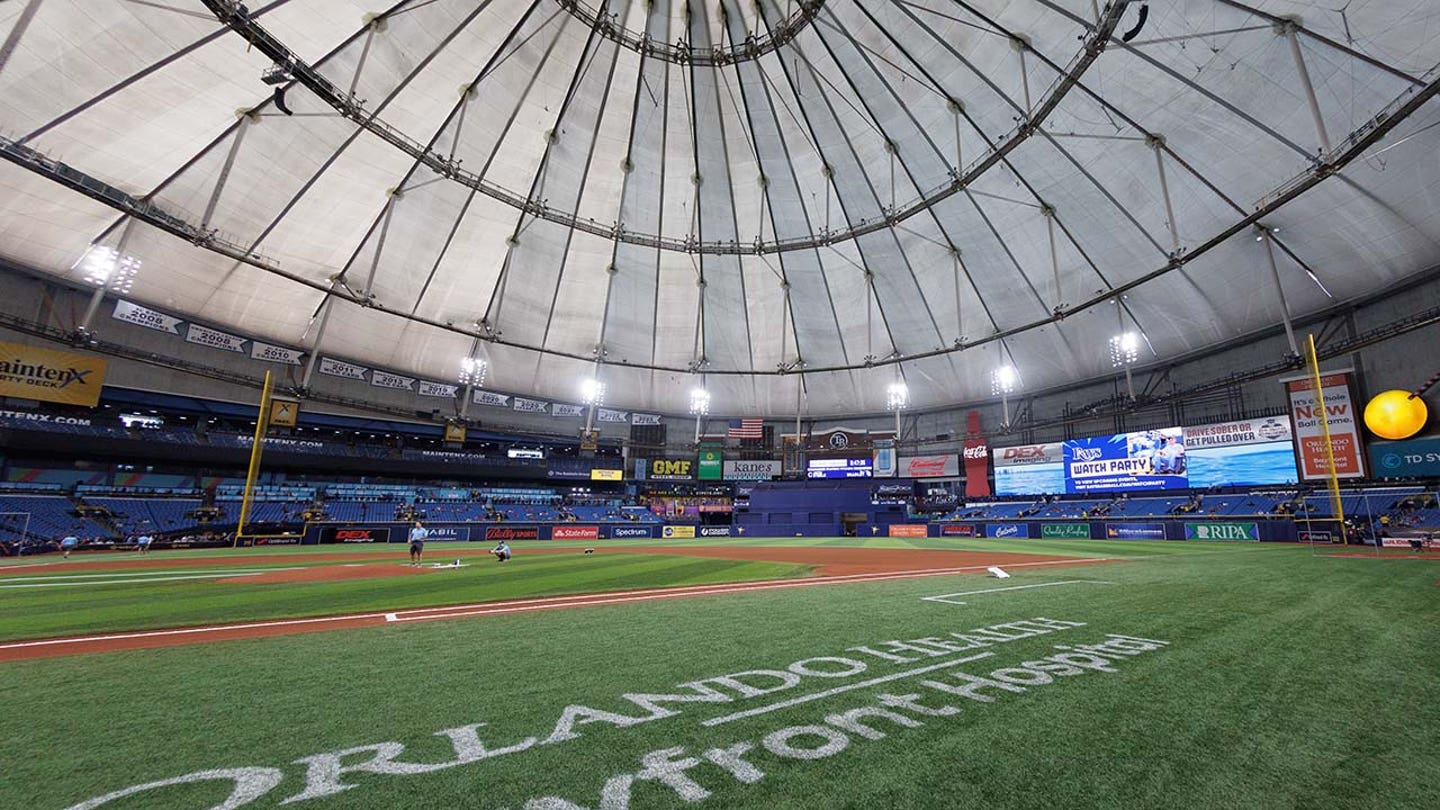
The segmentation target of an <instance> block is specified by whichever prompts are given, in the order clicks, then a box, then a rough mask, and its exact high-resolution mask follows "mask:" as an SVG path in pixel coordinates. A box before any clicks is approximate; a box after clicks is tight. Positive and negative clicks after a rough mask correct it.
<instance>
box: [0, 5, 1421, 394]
mask: <svg viewBox="0 0 1440 810" xmlns="http://www.w3.org/2000/svg"><path fill="white" fill-rule="evenodd" d="M1334 5H1336V6H1337V7H1339V6H1343V8H1340V10H1331V9H1329V8H1321V7H1318V6H1316V5H1315V4H1314V3H1309V2H1290V1H1288V0H1253V2H1249V3H1247V2H1236V1H1234V0H1177V1H1176V2H1154V3H1149V4H1148V5H1147V4H1144V3H1140V2H1121V1H1118V0H1117V1H1116V2H1111V3H1108V4H1105V3H1099V2H1096V0H703V1H702V0H695V2H679V1H678V0H676V1H675V2H666V0H652V2H642V0H628V1H627V0H614V1H613V2H607V0H402V1H401V2H396V3H394V4H393V5H389V6H383V5H380V4H378V3H373V4H372V3H366V2H352V0H307V1H306V2H296V1H295V0H273V1H272V2H266V3H260V2H252V3H251V4H250V6H249V7H248V8H247V7H245V6H242V5H239V4H236V3H234V2H232V0H160V1H159V2H149V1H148V0H145V1H143V2H142V0H133V1H132V2H122V1H121V0H43V2H40V0H24V1H23V2H13V3H6V4H4V6H3V7H0V38H3V47H0V130H3V134H4V136H5V139H4V140H3V142H0V144H3V149H0V153H3V156H4V157H6V158H7V160H6V161H4V162H0V188H3V193H0V254H3V255H4V256H5V257H6V258H8V259H10V260H11V261H13V262H16V263H20V264H23V265H26V266H29V267H33V268H37V269H39V270H42V271H45V272H49V273H53V274H56V275H58V276H62V277H65V278H68V279H72V280H73V281H75V282H77V283H79V282H81V281H82V280H83V275H84V272H85V263H84V261H83V260H84V258H85V257H86V256H87V252H88V251H90V250H91V249H92V246H96V245H98V246H101V247H105V248H110V249H113V250H115V251H118V252H119V253H120V254H123V255H125V256H131V257H134V258H136V259H138V260H139V261H140V262H141V263H142V270H141V272H140V273H139V274H138V276H137V277H136V279H135V280H134V282H133V286H132V287H131V288H130V289H129V291H128V293H127V297H128V298H131V299H133V300H135V301H137V302H140V303H144V304H147V305H151V306H154V307H156V308H160V309H164V310H167V311H170V312H173V313H175V314H179V315H184V316H187V317H191V318H195V319H197V320H200V321H202V322H204V323H208V324H212V325H216V326H220V327H222V328H229V329H233V330H236V331H239V332H243V333H245V334H247V335H251V336H255V337H259V338H262V339H268V340H273V341H276V342H280V343H288V344H290V345H297V346H303V347H305V348H307V349H310V348H313V347H314V344H315V341H316V339H317V336H318V337H319V338H320V347H319V348H320V351H322V352H325V353H327V354H332V355H335V356H339V357H345V358H348V359H353V360H357V361H361V362H366V363H370V364H374V365H378V366H381V367H385V368H391V369H395V370H399V371H405V372H410V373H415V374H420V375H424V376H427V377H431V378H435V379H441V380H449V379H454V378H455V376H456V374H457V373H458V372H459V370H460V364H461V360H462V359H463V358H465V357H467V356H470V355H472V354H473V355H476V356H481V357H484V358H486V359H487V360H488V361H489V377H488V380H487V386H490V387H494V388H496V389H499V390H504V391H512V392H518V393H526V392H532V393H535V394H539V395H543V396H550V397H555V398H560V399H572V400H573V399H574V398H575V396H576V394H577V389H578V383H579V380H580V379H581V378H584V377H588V376H589V375H590V374H591V373H592V371H593V370H594V364H595V361H596V359H597V358H598V360H599V361H601V365H600V368H599V370H598V373H599V376H600V378H601V379H602V380H604V382H605V383H606V384H607V386H608V394H607V400H608V401H609V402H610V403H613V404H616V405H621V406H629V407H633V408H646V409H653V410H660V411H666V412H673V413H683V412H684V411H685V410H686V407H687V392H688V389H689V388H690V387H691V386H692V385H694V384H695V383H696V382H698V381H699V378H698V377H696V376H695V375H694V373H693V372H696V371H702V372H704V373H705V378H704V384H705V385H706V387H707V388H708V389H709V391H710V392H711V394H712V396H713V405H712V409H713V410H714V411H715V412H716V413H724V414H735V415H739V414H751V415H761V414H775V415H786V414H793V413H794V412H795V407H796V401H797V381H798V380H800V379H801V376H800V375H797V374H796V373H795V372H797V371H803V372H804V374H803V384H804V391H803V394H804V403H805V409H806V411H807V412H808V413H811V414H816V415H820V414H841V413H863V412H875V411H880V410H883V409H884V407H885V404H886V402H885V399H886V388H887V386H888V385H889V384H890V383H891V382H893V381H894V380H895V379H896V376H897V374H903V377H904V379H905V380H906V381H907V382H908V384H909V392H910V398H911V405H912V406H915V407H934V406H942V405H946V404H950V403H958V402H967V401H975V400H980V399H985V398H988V397H989V396H991V395H992V390H993V389H992V385H993V382H994V381H993V379H992V375H993V373H994V371H995V370H996V369H997V368H998V367H1001V366H1010V367H1013V368H1014V369H1015V370H1016V371H1017V375H1018V385H1019V386H1021V387H1022V388H1023V389H1024V390H1031V391H1035V390H1040V389H1044V388H1047V387H1051V386H1055V385H1059V384H1064V383H1069V382H1074V381H1078V380H1086V379H1092V378H1097V377H1102V376H1105V375H1108V374H1112V373H1113V368H1114V366H1113V363H1114V358H1112V351H1111V339H1112V338H1114V337H1116V336H1117V335H1120V334H1124V333H1131V334H1132V335H1133V336H1134V338H1133V341H1134V342H1130V343H1126V344H1124V345H1118V346H1117V348H1118V349H1119V350H1120V352H1121V353H1122V354H1125V353H1129V352H1131V351H1132V350H1133V351H1134V352H1136V353H1138V359H1139V361H1140V362H1147V361H1150V360H1152V359H1159V360H1164V359H1167V358H1173V357H1177V356H1180V355H1183V354H1187V353H1191V352H1194V351H1198V350H1203V349H1205V348H1206V347H1208V346H1211V345H1214V344H1216V343H1219V342H1222V341H1227V340H1232V339H1234V338H1235V337H1236V336H1239V335H1244V334H1248V333H1252V332H1255V331H1257V330H1261V329H1265V328H1271V327H1274V326H1275V325H1276V324H1277V323H1279V322H1280V321H1281V319H1282V316H1283V315H1284V313H1285V311H1286V310H1287V309H1288V311H1289V312H1290V313H1292V314H1294V315H1296V316H1300V315H1303V314H1305V313H1307V312H1315V311H1318V310H1320V309H1323V308H1326V307H1328V306H1332V305H1334V304H1335V303H1337V302H1339V301H1343V300H1345V299H1347V298H1351V297H1355V296H1358V295H1362V294H1365V293H1367V292H1372V291H1374V290H1376V289H1379V288H1381V287H1384V286H1386V285H1388V284H1390V283H1393V282H1395V281H1397V280H1399V279H1401V278H1404V277H1406V276H1408V275H1411V274H1414V273H1416V272H1419V271H1422V270H1425V269H1427V268H1429V267H1432V266H1433V265H1435V264H1436V263H1437V262H1440V205H1437V195H1440V163H1437V161H1436V159H1435V155H1436V154H1437V145H1440V131H1437V129H1434V128H1432V127H1433V126H1434V125H1435V124H1436V123H1437V122H1440V107H1437V105H1436V104H1435V103H1434V102H1431V101H1430V99H1431V96H1432V95H1433V94H1434V93H1435V92H1436V90H1437V85H1436V83H1435V82H1436V78H1437V71H1436V65H1437V62H1440V4H1435V3H1422V2H1415V1H1414V0H1368V1H1367V0H1353V2H1350V3H1348V4H1334ZM1295 14H1299V15H1303V16H1299V17H1293V16H1290V15H1295ZM1257 226H1258V227H1257ZM1272 255H1273V257H1274V262H1275V264H1274V267H1273V273H1274V274H1276V275H1278V285H1279V288H1278V289H1277V283H1276V276H1275V275H1272V265H1271V263H1270V257H1271V256H1272ZM1280 290H1283V296H1282V295H1280V294H1279V292H1280ZM327 308H328V310H329V316H328V318H326V319H325V321H326V322H325V325H324V328H323V331H322V330H321V328H320V321H321V317H320V316H321V315H322V314H323V313H324V312H325V311H326V309H327ZM897 369H898V370H897Z"/></svg>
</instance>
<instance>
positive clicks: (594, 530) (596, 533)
mask: <svg viewBox="0 0 1440 810" xmlns="http://www.w3.org/2000/svg"><path fill="white" fill-rule="evenodd" d="M550 539H551V540H599V539H600V527H599V526H553V527H551V529H550Z"/></svg>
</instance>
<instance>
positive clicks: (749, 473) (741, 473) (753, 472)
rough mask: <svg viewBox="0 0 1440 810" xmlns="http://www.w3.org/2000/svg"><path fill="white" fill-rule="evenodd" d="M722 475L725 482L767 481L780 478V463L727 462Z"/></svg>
mask: <svg viewBox="0 0 1440 810" xmlns="http://www.w3.org/2000/svg"><path fill="white" fill-rule="evenodd" d="M722 473H723V475H724V477H725V480H726V481H768V480H770V479H771V478H778V477H779V476H780V462H779V461H727V462H725V463H724V466H723V468H722Z"/></svg>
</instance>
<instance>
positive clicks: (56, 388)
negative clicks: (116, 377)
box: [0, 343, 107, 408]
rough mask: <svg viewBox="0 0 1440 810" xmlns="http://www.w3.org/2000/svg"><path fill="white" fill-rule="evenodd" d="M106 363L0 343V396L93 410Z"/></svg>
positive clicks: (98, 399) (18, 344)
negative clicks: (86, 407)
mask: <svg viewBox="0 0 1440 810" xmlns="http://www.w3.org/2000/svg"><path fill="white" fill-rule="evenodd" d="M106 365H107V364H106V361H104V360H102V359H100V358H98V357H91V356H89V355H85V354H73V353H71V352H62V351H56V350H54V349H41V348H37V347H35V346H26V345H24V344H22V343H0V396H5V397H19V398H21V399H39V400H44V401H45V402H59V403H62V404H65V405H85V406H88V407H91V408H93V407H95V405H96V404H97V403H99V401H100V388H101V387H102V386H103V385H104V384H105V368H106Z"/></svg>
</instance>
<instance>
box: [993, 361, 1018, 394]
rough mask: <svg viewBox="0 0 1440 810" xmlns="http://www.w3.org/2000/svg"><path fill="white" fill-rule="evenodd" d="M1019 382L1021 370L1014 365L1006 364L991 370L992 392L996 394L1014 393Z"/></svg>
mask: <svg viewBox="0 0 1440 810" xmlns="http://www.w3.org/2000/svg"><path fill="white" fill-rule="evenodd" d="M1019 384H1020V372H1018V371H1016V370H1015V367H1014V366H1011V365H1004V366H1000V367H999V368H997V369H995V370H994V371H992V372H990V393H991V394H992V395H994V396H1004V395H1005V394H1010V393H1013V392H1014V391H1015V387H1016V386H1017V385H1019Z"/></svg>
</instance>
